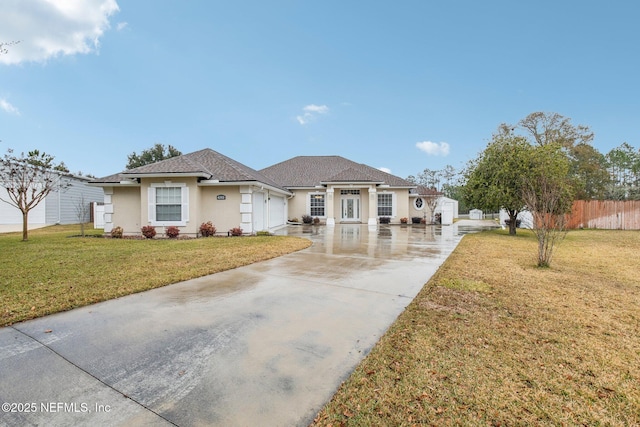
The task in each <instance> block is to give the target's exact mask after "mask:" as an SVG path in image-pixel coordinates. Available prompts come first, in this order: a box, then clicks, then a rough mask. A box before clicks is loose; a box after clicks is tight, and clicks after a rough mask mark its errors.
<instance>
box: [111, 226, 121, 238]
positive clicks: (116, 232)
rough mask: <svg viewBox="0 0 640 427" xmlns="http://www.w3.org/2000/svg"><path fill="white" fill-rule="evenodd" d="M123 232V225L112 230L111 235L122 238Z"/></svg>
mask: <svg viewBox="0 0 640 427" xmlns="http://www.w3.org/2000/svg"><path fill="white" fill-rule="evenodd" d="M123 233H124V230H123V229H122V227H115V228H114V229H113V230H111V237H112V238H114V239H122V234H123Z"/></svg>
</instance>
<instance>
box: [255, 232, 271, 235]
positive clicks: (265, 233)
mask: <svg viewBox="0 0 640 427" xmlns="http://www.w3.org/2000/svg"><path fill="white" fill-rule="evenodd" d="M256 236H271V233H269V232H268V231H258V232H257V233H256Z"/></svg>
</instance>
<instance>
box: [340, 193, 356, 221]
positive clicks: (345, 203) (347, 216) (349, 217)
mask: <svg viewBox="0 0 640 427" xmlns="http://www.w3.org/2000/svg"><path fill="white" fill-rule="evenodd" d="M341 200H342V204H341V208H342V221H351V222H354V221H360V196H359V195H358V196H356V195H343V196H342V199H341Z"/></svg>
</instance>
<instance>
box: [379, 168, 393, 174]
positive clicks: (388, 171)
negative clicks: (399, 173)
mask: <svg viewBox="0 0 640 427" xmlns="http://www.w3.org/2000/svg"><path fill="white" fill-rule="evenodd" d="M378 170H381V171H382V172H386V173H391V169H389V168H385V167H382V168H378Z"/></svg>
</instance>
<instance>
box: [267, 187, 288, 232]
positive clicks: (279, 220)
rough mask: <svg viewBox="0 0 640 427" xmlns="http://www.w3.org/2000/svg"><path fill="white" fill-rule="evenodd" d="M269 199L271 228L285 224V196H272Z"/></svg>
mask: <svg viewBox="0 0 640 427" xmlns="http://www.w3.org/2000/svg"><path fill="white" fill-rule="evenodd" d="M270 199H271V200H270V201H269V228H274V227H279V226H281V225H284V224H285V214H284V197H280V196H273V195H272V196H271V198H270Z"/></svg>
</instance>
